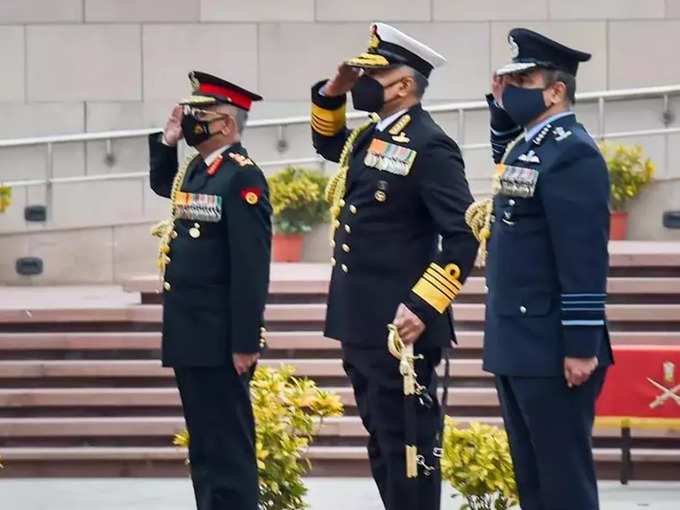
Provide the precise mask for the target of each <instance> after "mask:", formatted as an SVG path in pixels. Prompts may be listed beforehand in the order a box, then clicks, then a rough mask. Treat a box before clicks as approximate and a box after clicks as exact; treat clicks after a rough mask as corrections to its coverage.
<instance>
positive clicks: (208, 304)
mask: <svg viewBox="0 0 680 510" xmlns="http://www.w3.org/2000/svg"><path fill="white" fill-rule="evenodd" d="M189 76H190V80H191V83H192V85H193V95H192V96H191V97H189V98H187V99H184V100H182V101H181V102H180V104H179V105H178V106H177V107H175V109H174V110H173V112H172V115H171V117H170V119H169V120H168V123H167V125H166V127H165V131H164V133H163V134H154V135H151V136H150V138H149V151H150V156H151V173H150V181H151V187H152V188H153V190H154V191H155V192H156V193H157V194H159V195H161V196H164V197H168V198H170V199H171V214H170V218H169V219H168V220H167V221H166V222H163V223H162V224H160V225H159V227H158V228H157V229H156V234H157V235H159V236H160V237H161V247H160V253H159V264H160V266H161V270H162V273H163V274H164V283H163V288H164V300H165V305H164V307H163V343H162V352H163V364H164V365H165V366H171V367H173V368H174V369H175V375H176V378H177V385H178V387H179V391H180V395H181V397H182V406H183V409H184V415H185V419H186V424H187V428H188V430H189V433H190V447H189V460H190V462H191V474H192V479H193V484H194V492H195V495H196V503H197V507H198V509H199V510H256V509H257V494H258V483H257V468H256V464H255V437H254V433H255V432H254V431H255V429H254V423H253V414H252V409H251V405H250V396H249V388H248V384H249V380H250V376H251V374H252V371H253V369H254V367H255V363H256V360H257V358H258V355H259V352H260V350H261V349H262V348H263V347H264V346H265V340H264V331H265V330H264V320H263V314H264V306H265V299H266V295H267V290H268V285H269V264H270V244H271V220H270V216H271V206H270V203H269V199H268V188H267V183H266V180H265V178H264V175H263V173H262V171H261V170H260V169H259V168H258V167H257V166H256V165H255V164H254V163H253V161H252V160H251V159H250V157H249V156H248V152H247V151H246V149H245V147H243V146H242V145H241V143H240V138H241V133H242V132H243V128H244V126H245V123H246V119H247V113H248V111H249V110H250V107H251V104H252V102H253V101H257V100H260V99H262V98H261V97H260V96H258V95H256V94H253V93H251V92H249V91H247V90H245V89H242V88H241V87H238V86H236V85H233V84H231V83H229V82H226V81H224V80H221V79H220V78H217V77H215V76H211V75H208V74H205V73H199V72H192V73H190V75H189ZM181 138H184V140H185V141H186V143H187V144H188V145H190V146H193V147H195V148H196V150H197V151H198V154H196V153H194V154H193V155H191V156H189V157H188V158H187V159H186V160H185V161H184V163H183V164H182V165H180V166H179V168H178V162H177V143H178V142H179V140H180V139H181Z"/></svg>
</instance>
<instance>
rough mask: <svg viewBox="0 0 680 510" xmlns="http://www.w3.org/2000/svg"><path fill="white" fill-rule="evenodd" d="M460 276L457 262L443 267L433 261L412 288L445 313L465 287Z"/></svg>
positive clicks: (428, 302) (440, 311) (433, 306)
mask: <svg viewBox="0 0 680 510" xmlns="http://www.w3.org/2000/svg"><path fill="white" fill-rule="evenodd" d="M459 276H460V268H459V267H458V266H457V265H456V264H448V265H447V266H446V268H442V267H441V266H440V265H439V264H436V263H434V262H433V263H431V264H430V266H429V267H428V268H427V269H426V270H425V273H424V274H423V276H422V277H421V278H420V280H418V283H416V284H415V285H414V287H413V289H411V290H413V292H414V293H415V294H416V295H418V296H420V297H421V298H422V299H423V300H424V301H425V302H426V303H427V304H429V305H430V306H431V307H432V308H434V309H435V310H437V311H438V312H439V313H444V311H445V310H446V309H447V308H448V306H449V305H450V304H451V302H452V301H453V300H454V299H456V297H457V296H458V294H459V293H460V291H461V289H462V288H463V284H462V283H460V281H459V280H458V277H459Z"/></svg>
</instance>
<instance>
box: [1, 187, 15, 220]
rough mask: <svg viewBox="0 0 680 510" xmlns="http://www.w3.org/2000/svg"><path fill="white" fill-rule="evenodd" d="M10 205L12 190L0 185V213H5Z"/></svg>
mask: <svg viewBox="0 0 680 510" xmlns="http://www.w3.org/2000/svg"><path fill="white" fill-rule="evenodd" d="M11 204H12V189H11V188H10V187H9V186H2V185H0V213H3V212H5V209H7V208H8V207H9V206H10V205H11Z"/></svg>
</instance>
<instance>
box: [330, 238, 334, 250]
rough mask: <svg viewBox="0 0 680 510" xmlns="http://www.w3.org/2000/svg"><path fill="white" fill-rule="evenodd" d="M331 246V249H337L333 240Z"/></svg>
mask: <svg viewBox="0 0 680 510" xmlns="http://www.w3.org/2000/svg"><path fill="white" fill-rule="evenodd" d="M330 244H331V248H335V241H334V240H333V239H331V243H330Z"/></svg>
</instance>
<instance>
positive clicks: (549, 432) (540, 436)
mask: <svg viewBox="0 0 680 510" xmlns="http://www.w3.org/2000/svg"><path fill="white" fill-rule="evenodd" d="M508 40H509V43H510V48H511V51H512V56H513V61H512V62H511V63H510V64H508V65H506V66H505V67H503V68H502V69H500V70H499V71H497V73H496V76H495V77H494V82H493V90H494V93H493V94H490V95H489V96H488V101H489V104H490V108H491V141H492V148H493V155H494V161H495V162H496V163H497V167H496V172H495V175H494V179H493V188H494V190H493V191H494V193H495V196H494V198H493V202H486V203H478V204H475V205H474V206H473V207H472V208H471V209H470V211H469V215H468V219H469V220H470V223H471V224H472V225H473V227H474V229H475V232H476V234H477V235H479V237H480V239H481V241H482V243H485V242H486V240H487V238H488V235H489V229H490V230H491V233H490V238H489V239H488V260H487V273H486V274H487V285H488V288H489V294H488V303H487V313H486V332H485V338H484V369H485V370H488V371H490V372H493V373H494V374H496V385H497V388H498V394H499V397H500V401H501V406H502V410H503V417H504V421H505V427H506V429H507V431H508V434H509V437H510V444H511V449H512V458H513V461H514V465H515V474H516V479H517V483H518V488H519V494H520V503H521V506H522V508H523V509H524V510H575V509H578V510H596V509H597V508H598V496H597V485H596V475H595V469H594V463H593V457H592V449H591V439H592V426H593V418H594V409H595V400H596V398H597V396H598V394H599V392H600V390H601V387H602V384H603V381H604V377H605V373H606V370H607V368H606V367H607V366H608V365H610V364H611V362H612V356H611V349H610V344H609V335H608V332H607V322H606V315H605V300H606V283H607V273H608V254H607V241H608V230H609V209H608V198H609V180H608V174H607V167H606V164H605V161H604V159H603V158H602V155H601V154H600V151H599V150H598V148H597V145H596V144H595V142H594V141H593V139H592V138H591V137H590V135H589V134H588V133H587V132H586V130H585V128H584V127H583V126H582V125H581V124H579V123H578V122H577V120H576V116H575V115H574V112H573V111H571V106H572V105H573V103H574V100H575V97H574V95H575V88H576V72H577V69H578V65H579V63H580V62H585V61H587V60H589V59H590V55H589V54H587V53H583V52H580V51H576V50H573V49H570V48H567V47H566V46H563V45H562V44H559V43H557V42H555V41H552V40H550V39H548V38H547V37H544V36H542V35H540V34H538V33H535V32H532V31H530V30H526V29H515V30H512V31H511V32H510V34H509V37H508Z"/></svg>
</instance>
